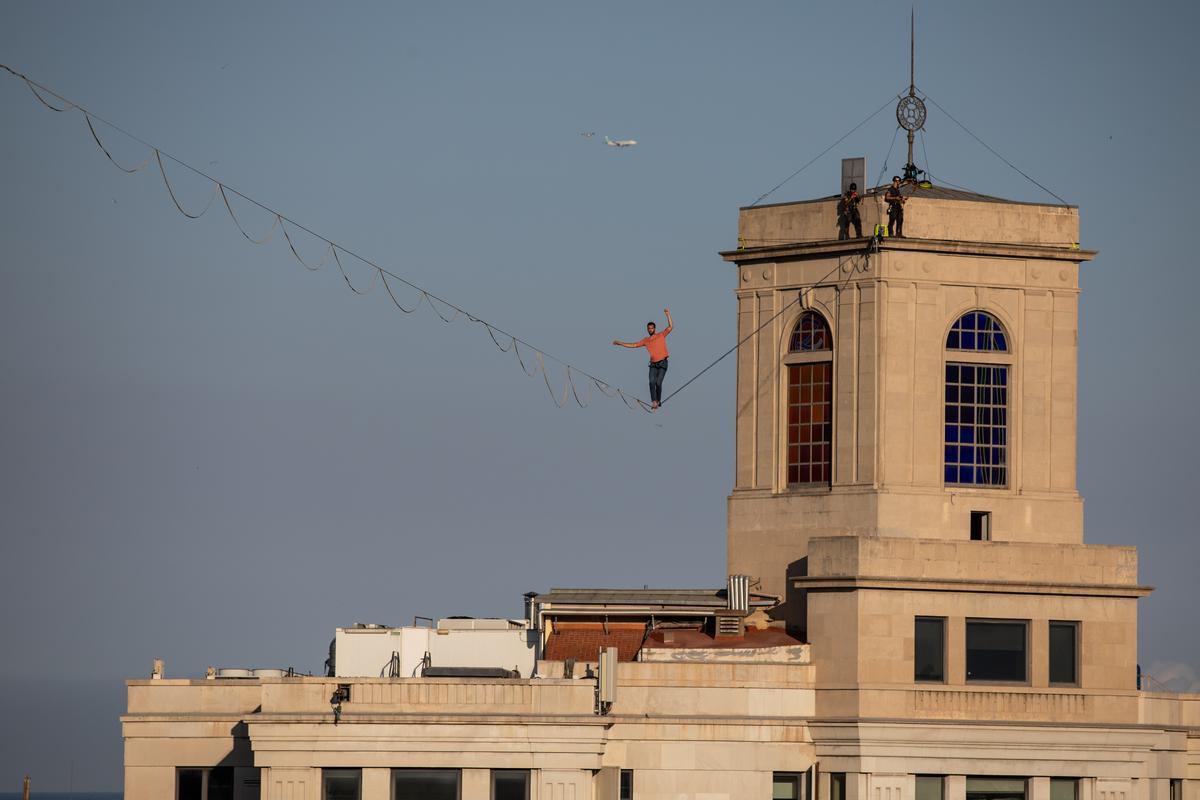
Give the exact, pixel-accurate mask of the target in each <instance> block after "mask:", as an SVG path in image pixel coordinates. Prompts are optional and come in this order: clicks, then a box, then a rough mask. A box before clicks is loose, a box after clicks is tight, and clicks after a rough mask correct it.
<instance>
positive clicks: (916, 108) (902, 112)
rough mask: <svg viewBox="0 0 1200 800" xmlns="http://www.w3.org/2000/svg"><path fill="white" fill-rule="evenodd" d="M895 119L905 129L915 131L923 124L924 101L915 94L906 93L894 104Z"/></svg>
mask: <svg viewBox="0 0 1200 800" xmlns="http://www.w3.org/2000/svg"><path fill="white" fill-rule="evenodd" d="M896 121H897V122H899V123H900V127H901V128H904V130H906V131H917V130H920V129H921V128H922V127H923V126H924V125H925V103H924V102H922V100H921V98H919V97H916V96H915V95H911V94H910V95H908V96H907V97H904V98H902V99H901V100H900V104H899V105H897V106H896Z"/></svg>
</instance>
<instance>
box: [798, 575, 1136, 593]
mask: <svg viewBox="0 0 1200 800" xmlns="http://www.w3.org/2000/svg"><path fill="white" fill-rule="evenodd" d="M792 584H793V586H795V587H796V588H798V589H810V590H812V589H817V590H820V589H886V590H900V591H905V590H907V591H913V590H915V591H922V592H982V593H987V594H1041V595H1044V594H1055V595H1070V596H1073V597H1145V596H1146V595H1148V594H1150V593H1151V592H1152V591H1154V587H1152V586H1139V585H1130V584H1096V583H1060V582H1048V581H1047V582H1042V581H999V580H990V581H981V580H968V579H962V578H917V577H908V578H895V577H875V576H870V575H822V576H812V577H808V576H806V577H801V578H793V579H792Z"/></svg>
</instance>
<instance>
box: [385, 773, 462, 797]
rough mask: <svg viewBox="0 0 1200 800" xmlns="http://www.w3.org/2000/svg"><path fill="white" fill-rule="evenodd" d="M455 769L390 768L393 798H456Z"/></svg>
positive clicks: (456, 779)
mask: <svg viewBox="0 0 1200 800" xmlns="http://www.w3.org/2000/svg"><path fill="white" fill-rule="evenodd" d="M459 774H460V773H459V771H458V770H456V769H396V770H392V786H393V787H394V789H393V794H392V797H393V800H458V784H459Z"/></svg>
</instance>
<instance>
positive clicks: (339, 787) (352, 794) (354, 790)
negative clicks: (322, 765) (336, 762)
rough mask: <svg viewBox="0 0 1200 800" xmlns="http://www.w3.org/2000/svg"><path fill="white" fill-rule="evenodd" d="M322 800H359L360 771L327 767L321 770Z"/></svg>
mask: <svg viewBox="0 0 1200 800" xmlns="http://www.w3.org/2000/svg"><path fill="white" fill-rule="evenodd" d="M321 781H322V788H323V791H324V794H323V795H322V800H359V795H360V792H361V789H360V786H361V783H362V771H361V770H357V769H327V770H323V771H322V775H321Z"/></svg>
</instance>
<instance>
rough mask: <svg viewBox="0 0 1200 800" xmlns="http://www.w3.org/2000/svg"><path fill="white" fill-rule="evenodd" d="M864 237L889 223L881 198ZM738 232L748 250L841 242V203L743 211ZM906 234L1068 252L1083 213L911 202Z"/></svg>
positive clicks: (867, 203)
mask: <svg viewBox="0 0 1200 800" xmlns="http://www.w3.org/2000/svg"><path fill="white" fill-rule="evenodd" d="M860 214H861V216H862V221H863V232H864V233H867V234H869V233H870V232H871V231H872V230H873V229H874V226H875V224H876V223H880V222H882V223H883V224H884V225H886V224H887V209H886V207H885V206H884V203H883V198H882V196H881V195H880V196H872V197H866V198H864V200H863V203H862V205H861V206H860ZM738 233H739V235H740V237H741V241H742V244H743V246H744V247H748V248H754V247H769V246H772V245H778V244H781V243H790V242H817V241H823V240H828V239H836V238H837V200H836V199H830V200H812V201H807V202H800V203H781V204H778V205H768V206H757V207H754V208H743V209H741V210H740V211H739V213H738ZM904 233H905V234H906V235H907V236H908V237H910V238H922V239H941V240H947V241H961V242H996V243H1016V244H1036V245H1044V246H1057V247H1064V246H1067V247H1069V246H1070V245H1071V244H1072V243H1075V242H1078V241H1079V209H1077V208H1073V207H1064V206H1054V205H1038V204H1033V203H1010V202H980V201H967V200H944V199H933V198H930V197H922V196H921V190H919V189H918V190H916V195H915V196H912V197H910V198H909V200H908V202H907V203H906V204H905V209H904Z"/></svg>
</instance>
